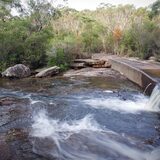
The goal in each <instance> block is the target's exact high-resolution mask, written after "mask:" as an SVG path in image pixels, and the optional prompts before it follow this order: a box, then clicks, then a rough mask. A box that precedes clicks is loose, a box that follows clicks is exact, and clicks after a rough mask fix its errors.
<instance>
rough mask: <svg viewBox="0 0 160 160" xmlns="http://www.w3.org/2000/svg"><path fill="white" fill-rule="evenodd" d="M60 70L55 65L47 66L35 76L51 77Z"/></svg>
mask: <svg viewBox="0 0 160 160" xmlns="http://www.w3.org/2000/svg"><path fill="white" fill-rule="evenodd" d="M59 71H60V68H59V67H57V66H54V67H50V68H47V69H45V70H42V71H41V72H39V73H38V74H36V75H35V77H37V78H42V77H52V76H54V75H56V74H58V73H59Z"/></svg>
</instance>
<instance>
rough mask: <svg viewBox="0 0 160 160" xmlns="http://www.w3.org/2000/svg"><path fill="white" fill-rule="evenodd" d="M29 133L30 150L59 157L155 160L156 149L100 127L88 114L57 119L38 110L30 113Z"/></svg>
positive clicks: (102, 159)
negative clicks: (69, 119) (77, 118)
mask: <svg viewBox="0 0 160 160" xmlns="http://www.w3.org/2000/svg"><path fill="white" fill-rule="evenodd" d="M31 136H32V137H35V139H34V141H33V146H34V152H36V153H37V154H40V155H43V156H44V155H46V156H47V157H48V156H49V157H52V158H58V159H61V160H67V159H70V160H82V159H83V160H92V159H95V160H106V159H107V157H108V158H109V159H125V160H159V157H160V148H153V147H150V146H146V145H143V144H142V143H141V142H139V141H138V140H135V139H133V138H128V137H127V136H122V135H119V134H118V133H115V132H113V131H111V130H108V129H106V128H103V127H101V126H100V125H99V124H98V123H97V122H96V121H95V120H94V117H93V116H91V115H87V116H86V117H84V118H83V119H81V120H72V121H64V122H63V121H60V120H54V119H51V118H49V117H48V116H47V113H46V112H45V111H44V110H42V111H40V112H39V113H38V114H37V115H35V116H34V123H33V125H32V132H31Z"/></svg>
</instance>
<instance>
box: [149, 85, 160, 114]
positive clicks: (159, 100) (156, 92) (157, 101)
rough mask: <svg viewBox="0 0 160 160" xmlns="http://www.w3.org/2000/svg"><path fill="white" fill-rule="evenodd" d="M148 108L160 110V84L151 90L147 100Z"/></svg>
mask: <svg viewBox="0 0 160 160" xmlns="http://www.w3.org/2000/svg"><path fill="white" fill-rule="evenodd" d="M147 106H148V108H151V109H153V110H155V111H160V86H159V85H157V86H155V88H154V89H153V91H152V94H151V96H150V99H149V102H148V104H147Z"/></svg>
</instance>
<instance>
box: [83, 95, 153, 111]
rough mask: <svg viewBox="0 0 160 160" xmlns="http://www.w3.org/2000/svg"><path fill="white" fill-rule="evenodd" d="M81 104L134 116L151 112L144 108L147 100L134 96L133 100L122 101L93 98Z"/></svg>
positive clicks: (111, 98) (116, 98) (117, 98)
mask: <svg viewBox="0 0 160 160" xmlns="http://www.w3.org/2000/svg"><path fill="white" fill-rule="evenodd" d="M83 102H84V103H85V104H87V105H89V106H90V107H94V108H97V109H109V110H114V111H118V112H122V113H133V114H134V113H137V112H139V111H153V110H152V109H151V108H149V107H146V104H147V102H148V98H147V97H145V96H136V97H135V98H134V100H124V99H121V98H119V97H109V98H93V99H87V100H83Z"/></svg>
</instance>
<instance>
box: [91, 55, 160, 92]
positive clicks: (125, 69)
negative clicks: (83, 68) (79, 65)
mask: <svg viewBox="0 0 160 160" xmlns="http://www.w3.org/2000/svg"><path fill="white" fill-rule="evenodd" d="M92 58H93V59H103V60H109V61H110V63H111V64H112V69H114V70H116V71H119V72H120V73H122V74H123V75H124V76H126V77H127V78H128V79H129V80H131V81H132V82H134V83H136V84H138V85H139V86H140V87H141V88H142V89H143V91H144V92H145V93H146V94H148V95H150V94H151V93H152V90H153V89H154V87H155V86H156V84H157V83H158V82H159V81H160V63H158V62H154V61H146V60H140V59H137V58H124V57H119V56H116V55H107V54H94V55H93V57H92Z"/></svg>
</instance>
